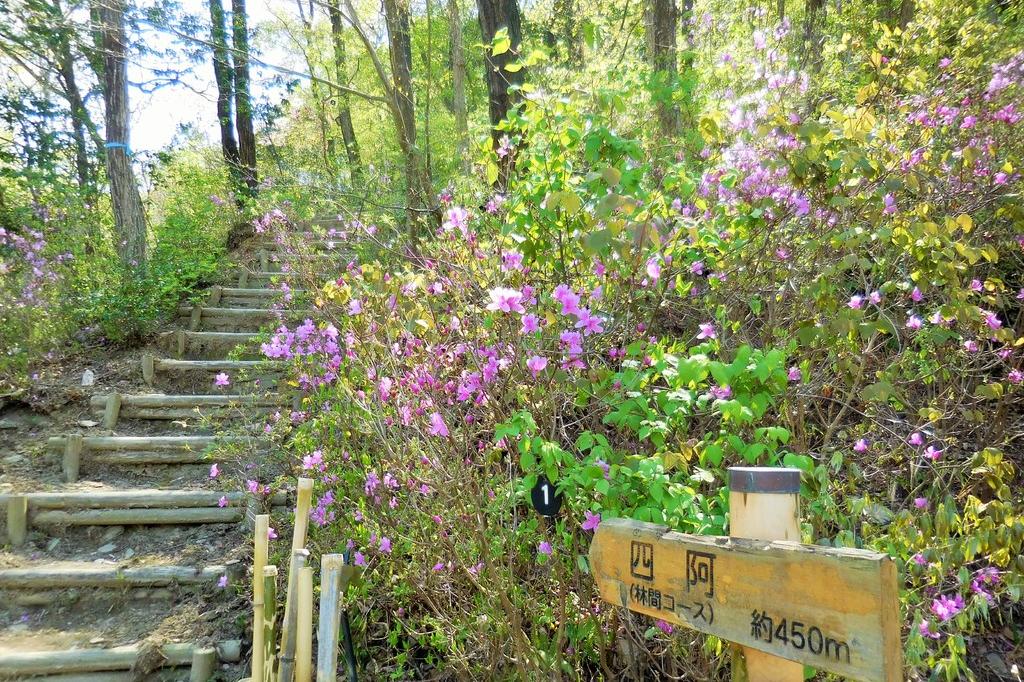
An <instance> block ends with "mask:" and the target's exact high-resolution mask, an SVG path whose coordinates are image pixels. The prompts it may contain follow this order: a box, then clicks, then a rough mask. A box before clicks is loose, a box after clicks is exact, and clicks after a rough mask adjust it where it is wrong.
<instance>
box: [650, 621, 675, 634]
mask: <svg viewBox="0 0 1024 682" xmlns="http://www.w3.org/2000/svg"><path fill="white" fill-rule="evenodd" d="M654 624H655V625H656V626H658V629H659V630H661V631H662V632H664V633H665V634H666V635H671V634H672V629H673V628H672V626H671V625H669V624H668V623H666V622H665V621H663V620H661V619H658V620H656V621H654Z"/></svg>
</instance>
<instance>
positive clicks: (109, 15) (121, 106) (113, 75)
mask: <svg viewBox="0 0 1024 682" xmlns="http://www.w3.org/2000/svg"><path fill="white" fill-rule="evenodd" d="M124 11H125V4H124V0H97V1H96V2H95V4H94V5H93V12H94V13H95V16H96V18H97V25H98V30H99V33H100V44H101V46H102V48H103V73H102V76H101V81H102V83H103V105H104V112H105V114H106V126H107V141H106V143H105V144H104V147H105V148H106V152H107V153H106V157H107V179H108V180H109V182H110V199H111V203H112V204H113V208H114V227H115V230H116V232H117V252H118V255H119V256H120V257H121V261H122V262H123V263H124V264H125V265H126V266H128V267H129V268H131V269H132V270H141V269H143V268H144V267H145V265H146V216H145V213H144V212H143V210H142V197H141V196H140V195H139V188H138V185H136V183H135V172H134V171H133V170H132V162H131V157H130V156H129V146H128V144H129V138H130V129H129V127H128V62H127V59H126V54H127V45H126V40H125V31H124Z"/></svg>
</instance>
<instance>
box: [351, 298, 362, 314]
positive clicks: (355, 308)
mask: <svg viewBox="0 0 1024 682" xmlns="http://www.w3.org/2000/svg"><path fill="white" fill-rule="evenodd" d="M361 312H363V302H362V301H360V300H359V299H358V298H353V299H352V300H351V301H349V302H348V314H349V315H358V314H359V313H361Z"/></svg>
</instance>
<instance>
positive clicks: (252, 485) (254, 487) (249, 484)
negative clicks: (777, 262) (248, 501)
mask: <svg viewBox="0 0 1024 682" xmlns="http://www.w3.org/2000/svg"><path fill="white" fill-rule="evenodd" d="M245 487H246V488H248V490H249V492H250V493H252V494H253V495H256V494H257V493H259V491H260V483H259V481H254V480H252V479H249V480H247V481H246V482H245Z"/></svg>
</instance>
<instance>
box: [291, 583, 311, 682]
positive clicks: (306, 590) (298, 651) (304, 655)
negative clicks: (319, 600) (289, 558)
mask: <svg viewBox="0 0 1024 682" xmlns="http://www.w3.org/2000/svg"><path fill="white" fill-rule="evenodd" d="M296 601H298V604H299V616H298V620H297V622H296V623H295V682H311V681H312V673H313V568H312V567H310V566H306V567H304V568H303V569H302V570H301V571H299V586H298V590H297V592H296Z"/></svg>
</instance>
